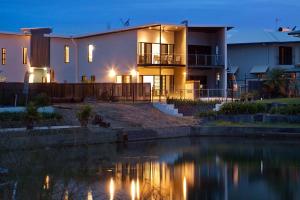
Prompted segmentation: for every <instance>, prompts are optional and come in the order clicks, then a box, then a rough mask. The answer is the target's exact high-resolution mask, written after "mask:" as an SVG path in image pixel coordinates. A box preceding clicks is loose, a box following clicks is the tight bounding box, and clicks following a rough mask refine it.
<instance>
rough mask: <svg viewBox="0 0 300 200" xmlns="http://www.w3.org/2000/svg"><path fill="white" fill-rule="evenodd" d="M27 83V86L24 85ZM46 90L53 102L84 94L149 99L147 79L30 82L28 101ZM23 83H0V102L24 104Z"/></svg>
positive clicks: (77, 98) (80, 97)
mask: <svg viewBox="0 0 300 200" xmlns="http://www.w3.org/2000/svg"><path fill="white" fill-rule="evenodd" d="M25 87H26V86H25ZM41 93H45V94H47V95H48V96H49V97H50V98H51V100H52V102H54V103H63V102H81V101H83V100H84V99H86V98H92V99H96V100H114V101H125V102H129V101H131V102H134V101H151V85H150V83H122V84H118V83H31V84H28V101H30V100H32V99H33V98H34V97H35V96H37V95H38V94H41ZM26 96H27V95H25V94H24V83H0V105H14V104H18V105H19V104H24V103H25V102H26V98H27V97H26Z"/></svg>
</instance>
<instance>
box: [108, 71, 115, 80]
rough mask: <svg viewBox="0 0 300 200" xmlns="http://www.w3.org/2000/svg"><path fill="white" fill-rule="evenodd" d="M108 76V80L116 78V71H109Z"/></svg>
mask: <svg viewBox="0 0 300 200" xmlns="http://www.w3.org/2000/svg"><path fill="white" fill-rule="evenodd" d="M108 76H109V77H110V78H114V77H115V76H116V71H115V70H114V69H110V70H109V72H108Z"/></svg>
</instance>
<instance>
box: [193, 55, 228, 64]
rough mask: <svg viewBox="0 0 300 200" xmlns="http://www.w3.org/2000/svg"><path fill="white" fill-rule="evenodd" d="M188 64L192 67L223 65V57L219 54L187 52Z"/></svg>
mask: <svg viewBox="0 0 300 200" xmlns="http://www.w3.org/2000/svg"><path fill="white" fill-rule="evenodd" d="M188 64H189V66H192V67H209V66H223V65H224V59H223V56H221V55H213V54H211V55H207V54H189V55H188Z"/></svg>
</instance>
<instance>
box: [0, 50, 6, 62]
mask: <svg viewBox="0 0 300 200" xmlns="http://www.w3.org/2000/svg"><path fill="white" fill-rule="evenodd" d="M1 55H2V58H1V64H2V65H5V64H6V49H5V48H2V49H1Z"/></svg>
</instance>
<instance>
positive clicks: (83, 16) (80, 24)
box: [0, 0, 300, 34]
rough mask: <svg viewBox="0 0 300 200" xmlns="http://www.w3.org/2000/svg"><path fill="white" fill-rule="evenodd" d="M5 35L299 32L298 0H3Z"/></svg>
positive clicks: (0, 23)
mask: <svg viewBox="0 0 300 200" xmlns="http://www.w3.org/2000/svg"><path fill="white" fill-rule="evenodd" d="M0 8H1V9H0V16H1V20H0V30H1V31H19V28H21V27H52V28H53V29H54V32H55V33H57V34H81V33H87V32H96V31H103V30H106V29H107V27H108V26H110V27H111V29H114V28H120V27H121V26H122V25H121V22H120V19H121V18H122V19H124V20H125V19H127V18H130V24H131V25H140V24H144V23H153V22H164V23H179V22H181V21H182V20H184V19H188V20H189V23H191V24H228V25H232V26H235V27H237V28H241V29H245V28H258V29H270V28H275V24H276V23H275V19H276V18H279V23H278V24H279V25H285V26H294V25H298V27H299V29H300V16H299V12H300V1H299V0H107V1H105V0H0Z"/></svg>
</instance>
